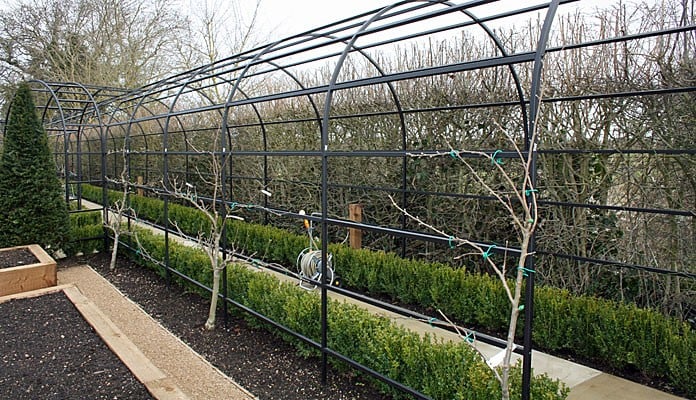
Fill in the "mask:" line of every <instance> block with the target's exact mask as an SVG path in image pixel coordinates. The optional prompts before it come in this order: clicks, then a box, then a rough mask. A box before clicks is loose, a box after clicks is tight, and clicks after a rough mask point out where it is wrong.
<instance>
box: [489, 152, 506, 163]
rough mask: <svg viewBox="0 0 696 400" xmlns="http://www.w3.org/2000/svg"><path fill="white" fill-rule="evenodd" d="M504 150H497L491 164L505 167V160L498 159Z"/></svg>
mask: <svg viewBox="0 0 696 400" xmlns="http://www.w3.org/2000/svg"><path fill="white" fill-rule="evenodd" d="M502 152H503V151H502V150H496V151H495V153H493V155H492V156H491V164H493V165H495V164H498V165H503V164H504V163H503V160H502V159H501V158H498V154H500V153H502Z"/></svg>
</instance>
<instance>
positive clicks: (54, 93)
mask: <svg viewBox="0 0 696 400" xmlns="http://www.w3.org/2000/svg"><path fill="white" fill-rule="evenodd" d="M28 83H36V84H39V85H40V86H43V87H44V88H45V89H46V91H47V92H48V93H49V94H50V98H51V99H52V100H49V101H47V102H46V104H45V105H44V107H43V112H42V117H41V118H42V121H45V120H46V116H47V114H48V110H49V106H50V104H51V102H55V104H56V108H57V110H58V114H59V116H60V122H59V124H60V125H61V126H62V130H63V171H64V175H65V180H64V181H65V182H64V190H65V200H66V202H67V201H69V196H70V190H69V187H70V183H69V179H68V176H69V175H68V174H69V171H68V170H69V159H68V149H69V140H70V139H69V136H70V135H69V134H68V129H67V127H68V125H67V123H66V113H65V110H64V107H63V104H62V102H61V98H60V96H59V92H60V90H61V89H63V88H65V87H67V86H68V85H69V86H71V87H75V88H78V89H81V90H82V92H83V93H84V94H86V96H87V98H88V99H89V103H86V104H85V106H84V107H83V112H82V113H80V121H83V120H84V115H85V113H84V110H85V109H86V108H87V107H88V106H89V104H90V103H91V106H92V107H93V109H94V112H95V115H97V116H98V121H99V126H100V128H101V127H102V121H101V118H100V116H101V114H100V112H99V107H98V106H97V102H96V101H95V99H94V97H93V96H92V94H91V93H90V91H89V90H87V88H86V87H85V86H84V85H82V84H80V83H76V82H66V83H62V84H60V87H59V89H58V90H55V89H54V88H53V84H50V83H48V82H46V81H44V80H41V79H32V80H29V81H28ZM51 123H52V124H53V123H55V121H53V122H51ZM79 131H80V129H78V134H77V138H76V140H77V142H78V147H79V141H80V138H79ZM57 140H58V138H57ZM56 161H57V160H56ZM78 164H79V163H78ZM78 168H80V169H81V166H80V165H78Z"/></svg>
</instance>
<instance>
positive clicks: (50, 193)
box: [0, 83, 68, 251]
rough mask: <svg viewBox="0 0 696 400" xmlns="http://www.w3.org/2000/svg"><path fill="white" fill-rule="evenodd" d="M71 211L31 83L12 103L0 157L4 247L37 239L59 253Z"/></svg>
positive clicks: (23, 86) (1, 241) (0, 241)
mask: <svg viewBox="0 0 696 400" xmlns="http://www.w3.org/2000/svg"><path fill="white" fill-rule="evenodd" d="M67 229H68V210H67V206H66V203H65V201H64V199H63V198H62V191H61V187H60V182H59V180H58V177H57V176H56V166H55V164H54V163H53V160H52V159H51V153H50V151H49V149H48V139H47V137H46V132H45V131H44V129H43V126H42V124H41V121H40V120H39V118H38V116H37V115H36V109H35V106H34V100H33V99H32V96H31V90H30V88H29V85H28V84H26V83H23V84H21V85H20V86H19V88H18V89H17V92H16V94H15V97H14V100H13V101H12V104H11V106H10V115H9V117H8V118H7V125H6V131H5V137H4V140H3V148H2V158H1V159H0V247H9V246H19V245H24V244H32V243H37V244H39V245H41V246H43V247H44V248H46V249H51V250H53V251H55V250H56V249H58V248H60V246H61V245H62V243H63V241H64V240H65V239H66V234H67Z"/></svg>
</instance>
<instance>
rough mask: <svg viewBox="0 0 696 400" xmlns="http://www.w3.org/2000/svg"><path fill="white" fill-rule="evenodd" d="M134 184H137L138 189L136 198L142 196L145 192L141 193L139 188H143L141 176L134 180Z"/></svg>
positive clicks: (141, 189) (141, 190)
mask: <svg viewBox="0 0 696 400" xmlns="http://www.w3.org/2000/svg"><path fill="white" fill-rule="evenodd" d="M136 183H137V184H138V186H139V187H138V189H137V190H136V193H138V196H142V195H144V194H145V192H144V191H143V188H142V187H140V186H143V177H142V176H138V177H137V178H136Z"/></svg>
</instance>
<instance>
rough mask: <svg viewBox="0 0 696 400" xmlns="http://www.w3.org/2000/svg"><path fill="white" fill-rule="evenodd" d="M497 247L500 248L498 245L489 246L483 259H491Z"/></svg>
mask: <svg viewBox="0 0 696 400" xmlns="http://www.w3.org/2000/svg"><path fill="white" fill-rule="evenodd" d="M496 247H498V246H496V245H494V244H492V245H490V246H488V250H486V252H485V253H483V259H484V260H485V259H487V258H488V257H490V256H491V250H493V249H495V248H496Z"/></svg>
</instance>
